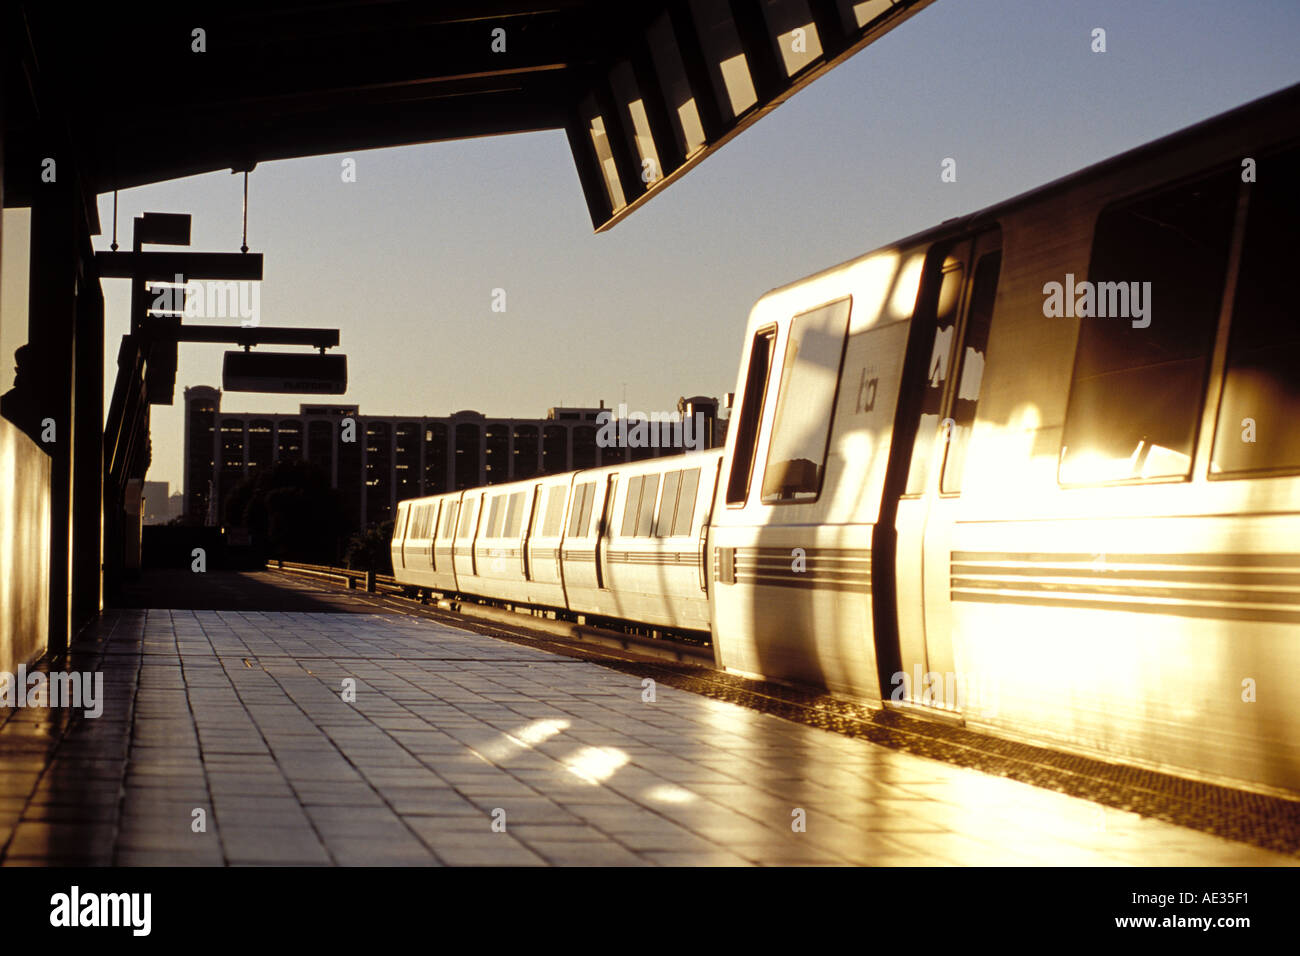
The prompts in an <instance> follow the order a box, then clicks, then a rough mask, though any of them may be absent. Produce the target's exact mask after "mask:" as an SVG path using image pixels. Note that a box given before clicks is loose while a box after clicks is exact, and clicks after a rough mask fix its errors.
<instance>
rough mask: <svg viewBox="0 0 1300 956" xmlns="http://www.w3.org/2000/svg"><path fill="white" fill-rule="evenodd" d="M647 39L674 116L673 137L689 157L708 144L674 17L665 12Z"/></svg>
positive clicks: (661, 84)
mask: <svg viewBox="0 0 1300 956" xmlns="http://www.w3.org/2000/svg"><path fill="white" fill-rule="evenodd" d="M646 39H647V40H648V41H649V43H650V58H651V59H652V60H653V61H654V65H655V73H656V74H657V75H658V77H659V87H660V90H661V91H662V93H663V97H664V102H665V104H666V105H667V106H668V115H669V116H670V117H671V119H672V126H673V136H675V137H676V138H677V145H678V147H679V148H680V149H681V151H682V155H683V156H686V157H688V158H689V157H691V156H693V155H695V153H697V152H698V151H700V150H701V149H703V148H704V146H705V140H704V127H703V125H702V124H701V123H700V113H699V110H698V109H697V108H696V106H695V93H694V91H693V90H692V89H691V84H690V81H689V80H688V79H687V78H686V67H685V65H684V64H683V63H682V56H681V53H680V51H679V50H678V47H677V37H676V35H675V34H674V33H673V24H672V18H671V17H670V16H669V15H668V14H667V13H665V14H662V15H661V16H660V17H659V19H658V20H656V21H655V22H654V23H653V24H652V25H651V27H650V29H649V30H647V31H646Z"/></svg>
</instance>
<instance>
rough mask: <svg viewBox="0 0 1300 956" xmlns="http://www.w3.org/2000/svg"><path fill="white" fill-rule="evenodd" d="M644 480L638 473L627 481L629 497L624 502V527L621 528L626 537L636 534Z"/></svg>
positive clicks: (621, 532) (620, 531)
mask: <svg viewBox="0 0 1300 956" xmlns="http://www.w3.org/2000/svg"><path fill="white" fill-rule="evenodd" d="M644 480H645V479H644V478H643V477H642V476H641V475H637V476H636V477H635V478H632V479H629V481H628V483H627V498H626V500H624V502H623V527H622V528H620V529H619V533H620V534H621V535H623V537H625V538H630V537H632V535H634V534H636V514H637V509H638V508H640V507H641V483H642V482H643V481H644Z"/></svg>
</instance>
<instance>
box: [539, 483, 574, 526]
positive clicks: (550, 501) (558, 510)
mask: <svg viewBox="0 0 1300 956" xmlns="http://www.w3.org/2000/svg"><path fill="white" fill-rule="evenodd" d="M566 497H568V494H567V489H566V488H563V487H561V486H560V485H556V486H555V487H554V488H552V489H551V490H550V491H548V492H547V493H546V521H545V523H544V524H543V525H542V535H543V536H545V537H547V538H555V537H558V536H559V534H560V524H561V522H563V521H564V499H565V498H566Z"/></svg>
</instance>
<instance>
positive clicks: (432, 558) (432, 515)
mask: <svg viewBox="0 0 1300 956" xmlns="http://www.w3.org/2000/svg"><path fill="white" fill-rule="evenodd" d="M441 516H442V502H441V501H435V502H433V503H432V505H430V506H429V514H426V515H425V518H426V519H428V520H425V523H424V535H422V537H426V538H429V570H430V571H437V570H438V558H437V555H435V551H437V550H438V549H437V546H435V542H437V537H438V519H439V518H441Z"/></svg>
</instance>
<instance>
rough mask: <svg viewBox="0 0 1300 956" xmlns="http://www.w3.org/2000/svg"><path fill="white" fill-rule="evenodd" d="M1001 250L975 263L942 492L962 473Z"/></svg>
mask: <svg viewBox="0 0 1300 956" xmlns="http://www.w3.org/2000/svg"><path fill="white" fill-rule="evenodd" d="M1001 266H1002V253H1001V252H990V253H987V254H985V255H983V256H981V257H980V261H979V262H978V263H976V265H975V282H974V287H973V289H972V290H971V301H970V308H969V309H968V310H967V317H966V331H965V332H964V333H963V335H962V351H961V367H960V369H959V370H958V371H957V373H956V374H957V394H956V396H954V401H953V404H952V435H951V436H950V438H949V442H948V457H947V459H946V460H945V461H944V463H943V475H942V478H941V481H940V490H941V491H943V492H944V493H945V494H956V493H957V492H959V491H961V476H962V472H963V471H964V470H965V468H966V449H967V446H968V445H969V443H970V436H971V429H972V427H974V425H975V409H976V406H977V405H978V404H979V400H980V383H981V382H982V381H983V378H984V353H985V351H986V350H987V349H988V344H989V328H990V326H992V324H993V300H994V299H996V298H997V292H998V271H999V270H1000V268H1001Z"/></svg>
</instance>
